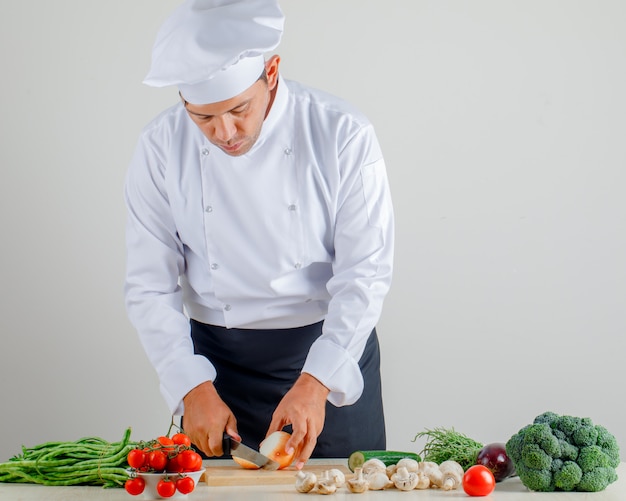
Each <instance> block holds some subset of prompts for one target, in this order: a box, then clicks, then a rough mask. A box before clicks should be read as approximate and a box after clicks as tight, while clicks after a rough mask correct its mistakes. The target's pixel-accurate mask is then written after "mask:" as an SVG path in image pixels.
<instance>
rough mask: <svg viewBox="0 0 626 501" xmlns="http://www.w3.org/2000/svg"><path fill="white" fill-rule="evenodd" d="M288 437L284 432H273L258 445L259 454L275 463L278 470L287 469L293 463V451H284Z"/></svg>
mask: <svg viewBox="0 0 626 501" xmlns="http://www.w3.org/2000/svg"><path fill="white" fill-rule="evenodd" d="M290 437H291V435H290V434H289V433H287V432H286V431H275V432H274V433H272V434H270V435H269V436H267V437H266V438H265V440H263V442H261V444H260V445H259V452H260V453H261V454H263V455H264V456H267V457H268V458H270V459H272V460H274V461H276V462H277V463H278V464H279V466H278V469H279V470H282V469H283V468H287V466H289V465H291V463H292V462H293V457H294V455H295V451H293V452H291V453H288V452H287V451H286V450H285V444H286V443H287V440H289V438H290Z"/></svg>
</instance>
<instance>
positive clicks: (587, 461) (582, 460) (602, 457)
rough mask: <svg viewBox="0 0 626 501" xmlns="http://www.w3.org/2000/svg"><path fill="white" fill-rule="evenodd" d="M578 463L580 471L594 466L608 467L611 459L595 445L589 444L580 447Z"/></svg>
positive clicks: (592, 468)
mask: <svg viewBox="0 0 626 501" xmlns="http://www.w3.org/2000/svg"><path fill="white" fill-rule="evenodd" d="M578 464H579V466H580V468H581V469H582V471H584V472H585V473H587V472H588V471H591V470H595V469H596V468H609V467H610V466H611V460H610V458H609V456H607V455H606V454H605V453H604V451H603V450H602V449H601V448H600V447H598V446H597V445H589V446H587V447H583V448H582V449H580V453H579V454H578Z"/></svg>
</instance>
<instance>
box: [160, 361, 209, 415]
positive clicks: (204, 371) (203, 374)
mask: <svg viewBox="0 0 626 501" xmlns="http://www.w3.org/2000/svg"><path fill="white" fill-rule="evenodd" d="M216 376H217V372H216V370H215V367H213V364H211V362H209V361H208V360H207V359H206V358H205V357H203V356H201V355H194V356H193V357H191V358H188V359H186V360H185V361H184V362H183V363H180V362H177V363H173V364H170V365H169V366H168V367H166V368H165V369H163V371H162V373H161V374H160V380H161V385H160V388H161V394H162V395H163V398H164V399H165V403H166V404H167V406H168V408H169V409H170V412H171V413H172V415H174V416H181V415H182V414H183V413H184V412H185V407H184V405H183V398H184V397H185V395H187V393H189V391H191V390H192V389H194V388H195V387H196V386H198V385H199V384H201V383H204V382H205V381H214V380H215V378H216ZM164 381H167V384H165V383H164Z"/></svg>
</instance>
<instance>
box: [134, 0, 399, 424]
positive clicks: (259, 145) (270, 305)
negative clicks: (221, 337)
mask: <svg viewBox="0 0 626 501" xmlns="http://www.w3.org/2000/svg"><path fill="white" fill-rule="evenodd" d="M187 3H191V4H197V3H206V2H187ZM218 3H219V2H218ZM233 3H236V2H233ZM266 3H267V2H266ZM270 3H271V2H270ZM241 4H242V5H245V4H246V2H241ZM272 27H273V28H275V25H273V26H272ZM252 58H254V59H257V58H258V55H257V54H252V56H251V59H252ZM250 74H252V73H250ZM252 82H253V81H252ZM165 84H166V83H164V84H163V85H165ZM174 84H175V85H178V86H179V90H180V91H181V93H182V94H183V96H184V97H185V98H187V96H188V95H195V94H193V92H195V90H197V88H196V87H194V85H193V84H192V85H191V86H190V87H189V88H187V87H185V85H186V84H185V83H184V82H174ZM248 84H249V85H251V82H248ZM198 85H202V83H201V82H200V84H198ZM249 85H248V86H249ZM205 90H206V89H200V92H199V93H198V94H197V95H198V96H200V97H202V96H203V92H204V91H205ZM243 90H245V88H244V89H243ZM185 91H187V94H185ZM207 102H211V101H207ZM125 199H126V203H127V207H128V224H127V277H126V284H125V295H126V305H127V310H128V314H129V318H130V320H131V322H132V323H133V325H134V326H135V327H136V329H137V331H138V333H139V336H140V339H141V342H142V344H143V346H144V348H145V351H146V353H147V355H148V357H149V359H150V361H151V363H152V364H153V366H154V367H155V369H156V371H157V373H158V376H159V380H160V386H161V391H162V394H163V396H164V398H165V400H166V402H167V404H168V406H169V408H170V409H171V411H172V413H173V414H176V415H180V414H182V413H183V411H184V408H183V404H182V399H183V397H184V396H185V395H186V393H187V392H189V390H191V389H192V388H194V387H195V386H197V385H198V384H200V383H202V382H204V381H207V380H214V379H215V378H216V377H219V374H216V371H215V368H214V366H213V365H212V363H211V362H210V360H208V359H207V358H205V357H203V356H200V355H195V354H194V347H193V344H192V340H191V337H190V326H189V318H193V319H195V320H198V321H200V322H204V323H208V324H213V325H219V326H225V327H238V328H246V329H283V328H290V327H297V326H303V325H308V324H312V323H315V322H319V321H321V320H323V321H324V324H323V334H322V335H321V336H320V337H319V338H318V339H317V340H316V341H315V342H314V343H313V345H312V346H311V348H310V351H309V353H308V356H307V358H306V362H305V364H304V367H303V369H302V370H303V371H304V372H307V373H310V374H311V375H313V376H314V377H316V378H317V379H318V380H319V381H321V382H322V383H323V384H324V385H325V386H327V387H328V388H329V389H330V394H329V397H328V400H329V401H330V402H331V403H332V404H334V405H336V406H343V405H349V404H352V403H354V402H355V401H356V400H358V398H359V396H360V395H361V392H362V390H363V380H362V377H361V373H360V370H359V365H358V361H359V358H360V356H361V354H362V352H363V348H364V346H365V343H366V341H367V339H368V337H369V335H370V333H371V332H372V329H373V328H374V327H375V325H376V322H377V321H378V319H379V316H380V313H381V309H382V304H383V299H384V297H385V295H386V293H387V292H388V289H389V286H390V282H391V274H392V259H393V210H392V204H391V199H390V193H389V185H388V180H387V176H386V171H385V164H384V160H383V157H382V154H381V151H380V148H379V144H378V141H377V139H376V136H375V133H374V130H373V127H372V125H371V124H370V123H369V121H368V120H367V119H366V118H365V117H364V116H363V115H362V114H361V113H359V112H358V111H357V110H355V109H354V108H352V107H351V106H350V105H348V104H347V103H345V102H344V101H342V100H340V99H338V98H335V97H333V96H330V95H328V94H325V93H323V92H320V91H316V90H312V89H309V88H306V87H304V86H302V85H300V84H297V83H295V82H292V81H288V80H285V79H283V78H280V79H279V82H278V89H277V92H276V97H275V100H274V102H273V105H272V107H271V111H270V113H269V115H268V116H267V118H266V119H265V121H264V123H263V127H262V130H261V134H260V136H259V138H258V141H257V142H256V144H255V145H254V146H253V147H252V149H251V150H250V151H249V152H248V153H246V154H245V155H242V156H239V157H231V156H229V155H227V154H225V153H224V152H222V151H221V150H220V149H219V148H218V147H215V146H213V145H212V144H211V143H210V142H209V141H208V140H207V139H206V138H205V137H204V135H203V134H202V132H201V131H200V130H199V128H198V127H197V126H196V125H195V124H194V123H193V122H192V121H191V119H190V118H189V116H188V115H187V112H186V110H185V108H184V106H183V105H182V103H179V104H176V105H174V106H172V107H171V108H169V109H167V110H165V111H164V112H163V113H161V114H160V115H158V116H157V117H156V118H155V119H154V120H153V121H152V122H151V123H149V124H148V125H147V126H146V127H145V128H144V130H143V131H142V133H141V136H140V139H139V142H138V144H137V148H136V150H135V153H134V156H133V158H132V161H131V164H130V167H129V170H128V174H127V179H126V186H125Z"/></svg>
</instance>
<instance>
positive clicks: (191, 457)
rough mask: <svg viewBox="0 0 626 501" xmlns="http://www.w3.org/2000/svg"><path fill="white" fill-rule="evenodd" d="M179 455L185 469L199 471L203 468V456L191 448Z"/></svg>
mask: <svg viewBox="0 0 626 501" xmlns="http://www.w3.org/2000/svg"><path fill="white" fill-rule="evenodd" d="M179 457H180V460H179V461H180V465H181V466H182V467H183V471H198V470H199V469H201V468H202V456H201V455H200V454H198V453H197V452H195V451H192V450H191V449H186V450H184V451H182V452H181V453H180V454H179Z"/></svg>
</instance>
